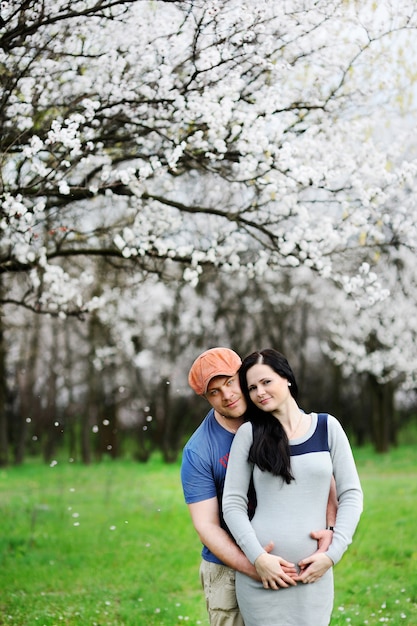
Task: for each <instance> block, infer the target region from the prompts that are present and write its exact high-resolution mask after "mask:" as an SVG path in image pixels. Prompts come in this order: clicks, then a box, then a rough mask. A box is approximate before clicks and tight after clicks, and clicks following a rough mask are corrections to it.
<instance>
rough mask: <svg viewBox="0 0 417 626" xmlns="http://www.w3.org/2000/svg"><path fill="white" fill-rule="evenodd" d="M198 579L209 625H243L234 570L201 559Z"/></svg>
mask: <svg viewBox="0 0 417 626" xmlns="http://www.w3.org/2000/svg"><path fill="white" fill-rule="evenodd" d="M200 580H201V584H202V586H203V589H204V595H205V597H206V604H207V611H208V614H209V622H210V626H245V625H244V622H243V619H242V616H241V614H240V612H239V607H238V605H237V600H236V592H235V571H234V570H233V569H231V568H230V567H226V565H218V564H217V563H210V562H209V561H204V560H203V561H202V562H201V565H200Z"/></svg>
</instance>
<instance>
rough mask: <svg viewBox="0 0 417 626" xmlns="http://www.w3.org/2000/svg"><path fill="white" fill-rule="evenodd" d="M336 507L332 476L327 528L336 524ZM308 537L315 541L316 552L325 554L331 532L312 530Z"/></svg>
mask: <svg viewBox="0 0 417 626" xmlns="http://www.w3.org/2000/svg"><path fill="white" fill-rule="evenodd" d="M337 505H338V502H337V493H336V481H335V479H334V476H332V480H331V483H330V491H329V499H328V501H327V510H326V525H327V528H329V527H332V528H333V526H334V525H335V523H336V514H337ZM310 536H311V537H312V538H313V539H316V541H317V552H327V549H328V547H329V546H330V544H331V543H332V539H333V531H332V530H324V529H323V530H313V532H311V533H310Z"/></svg>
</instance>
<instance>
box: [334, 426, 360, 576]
mask: <svg viewBox="0 0 417 626" xmlns="http://www.w3.org/2000/svg"><path fill="white" fill-rule="evenodd" d="M328 435H329V447H330V455H331V458H332V463H333V474H334V477H335V481H336V490H337V499H338V509H337V514H336V524H335V530H334V535H333V540H332V543H331V544H330V546H329V549H328V550H327V552H326V554H327V556H329V557H330V558H331V560H332V561H333V563H334V564H336V563H338V562H339V561H340V559H341V558H342V556H343V554H344V552H345V551H346V550H347V548H348V546H349V545H350V543H351V542H352V538H353V535H354V533H355V530H356V527H357V525H358V522H359V519H360V516H361V513H362V509H363V493H362V488H361V484H360V480H359V476H358V472H357V469H356V465H355V460H354V458H353V454H352V450H351V447H350V443H349V440H348V438H347V436H346V434H345V432H344V430H343V428H342V426H341V425H340V423H339V422H338V420H337V419H336V418H335V417H333V416H332V415H329V416H328Z"/></svg>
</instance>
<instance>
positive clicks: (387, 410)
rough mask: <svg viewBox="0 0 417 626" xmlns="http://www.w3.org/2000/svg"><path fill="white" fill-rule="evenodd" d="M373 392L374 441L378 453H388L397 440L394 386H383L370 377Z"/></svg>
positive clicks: (372, 421) (372, 422) (370, 386)
mask: <svg viewBox="0 0 417 626" xmlns="http://www.w3.org/2000/svg"><path fill="white" fill-rule="evenodd" d="M369 388H370V392H371V411H372V415H371V424H372V439H373V444H374V447H375V450H376V451H377V452H388V450H389V449H390V445H391V444H392V443H393V442H394V441H395V439H396V433H395V421H394V386H393V385H392V383H386V384H385V385H381V384H380V383H378V381H377V380H376V378H375V376H372V375H369Z"/></svg>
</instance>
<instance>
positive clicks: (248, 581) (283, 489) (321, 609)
mask: <svg viewBox="0 0 417 626" xmlns="http://www.w3.org/2000/svg"><path fill="white" fill-rule="evenodd" d="M251 444H252V424H250V423H245V424H243V425H242V426H241V427H240V428H239V430H238V432H237V434H236V436H235V438H234V441H233V444H232V448H231V451H230V457H229V461H228V468H227V474H226V482H225V488H224V494H223V514H224V518H225V521H226V524H227V525H228V527H229V529H230V531H231V533H232V535H233V536H234V538H235V540H236V542H237V544H238V545H239V546H240V548H241V549H242V550H243V552H244V553H245V554H246V556H247V557H248V559H249V560H250V561H251V562H252V563H254V562H255V560H256V559H257V557H258V556H259V555H260V554H262V553H263V552H264V550H263V546H264V545H266V544H267V543H269V542H270V541H271V540H272V541H273V542H274V549H273V552H272V553H273V554H277V555H280V556H281V557H283V558H285V559H287V560H288V561H290V562H293V563H298V561H300V560H301V559H302V558H304V557H307V556H309V555H310V554H312V553H313V552H315V551H316V549H317V542H316V541H314V540H313V539H311V537H310V532H311V531H312V530H319V529H322V528H325V527H326V509H327V502H328V497H329V489H330V481H331V476H332V474H334V477H335V480H336V488H337V495H338V500H339V507H338V512H337V519H336V526H335V532H334V536H333V541H332V544H331V546H330V547H329V549H328V551H327V553H326V554H327V555H328V556H329V557H330V558H331V559H332V561H333V563H334V564H336V563H337V562H338V561H339V560H340V559H341V557H342V555H343V553H344V552H345V550H346V548H347V547H348V545H349V544H350V543H351V541H352V537H353V534H354V532H355V529H356V526H357V524H358V521H359V518H360V514H361V512H362V490H361V486H360V482H359V477H358V473H357V471H356V467H355V462H354V459H353V455H352V451H351V448H350V445H349V442H348V439H347V437H346V435H345V433H344V431H343V429H342V427H341V425H340V424H339V422H338V421H337V420H336V419H335V418H334V417H332V416H330V415H329V416H327V415H320V416H318V415H317V414H316V413H312V420H311V426H310V429H309V431H308V432H307V433H306V434H305V435H304V436H303V437H302V438H300V439H294V440H291V441H290V448H291V469H292V473H293V476H294V477H295V480H293V481H292V482H291V483H290V484H289V485H287V484H286V483H285V482H284V481H283V480H282V479H281V478H280V477H277V476H273V475H272V474H270V473H269V472H261V471H260V470H259V468H258V467H256V466H255V467H254V468H253V467H252V465H251V464H249V463H248V460H247V459H248V452H249V449H250V446H251ZM252 471H253V479H254V484H255V489H256V494H257V508H256V512H255V515H254V517H253V519H252V520H251V521H249V519H248V515H247V495H246V494H247V491H248V485H249V482H250V477H251V475H252ZM236 593H237V599H238V603H239V607H240V610H241V613H242V615H243V619H244V622H245V626H327V625H328V624H329V622H330V617H331V613H332V608H333V568H330V569H329V570H328V571H327V572H326V574H325V575H324V576H322V578H320V579H319V580H318V581H317V582H315V583H312V584H303V583H298V584H297V586H296V587H289V588H282V589H279V590H272V589H264V587H263V586H262V583H260V582H256V581H255V580H253V579H252V578H250V577H248V576H245V575H244V574H241V573H239V572H238V573H237V576H236Z"/></svg>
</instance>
